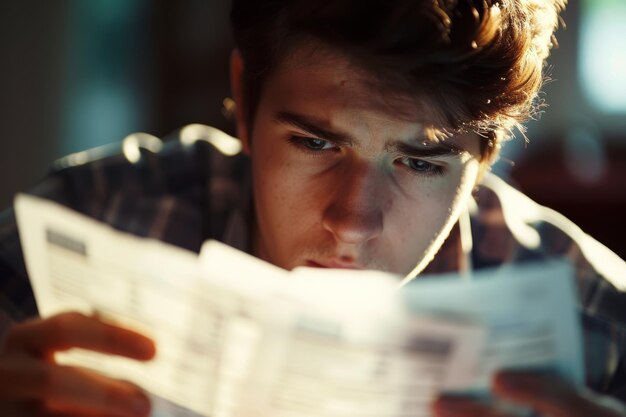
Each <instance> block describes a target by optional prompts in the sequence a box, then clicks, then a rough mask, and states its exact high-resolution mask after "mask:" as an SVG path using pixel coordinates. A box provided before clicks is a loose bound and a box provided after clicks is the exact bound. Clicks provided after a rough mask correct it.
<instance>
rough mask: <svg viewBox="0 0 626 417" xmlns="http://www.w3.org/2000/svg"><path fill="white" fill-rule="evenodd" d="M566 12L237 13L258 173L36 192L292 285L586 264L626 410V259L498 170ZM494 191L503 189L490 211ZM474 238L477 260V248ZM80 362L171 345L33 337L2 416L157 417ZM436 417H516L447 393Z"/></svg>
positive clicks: (346, 6)
mask: <svg viewBox="0 0 626 417" xmlns="http://www.w3.org/2000/svg"><path fill="white" fill-rule="evenodd" d="M562 6H563V4H561V3H560V2H558V1H547V0H525V1H512V0H511V1H507V0H501V1H499V2H495V1H490V0H487V1H483V0H480V1H470V0H466V1H456V2H447V1H426V0H424V1H415V0H393V1H390V0H389V1H363V0H361V1H348V0H335V1H315V2H310V1H304V0H294V1H286V0H272V1H258V0H237V1H235V2H234V5H233V12H232V20H233V27H234V32H235V38H236V42H237V45H238V50H237V51H235V52H234V53H233V55H232V61H231V69H232V71H231V78H232V90H233V94H234V96H235V100H236V102H237V128H238V135H239V137H240V139H241V141H242V144H243V147H244V150H245V153H246V154H247V155H249V164H248V160H247V159H246V158H243V157H235V158H228V157H225V156H223V155H221V154H219V153H218V152H217V151H215V149H213V148H212V147H211V145H207V144H205V143H196V144H195V145H193V146H183V145H181V144H180V143H177V142H171V143H169V144H167V145H166V146H165V147H164V149H163V150H162V151H161V152H159V153H150V152H144V154H143V157H142V159H141V160H140V161H139V162H138V163H135V164H132V163H130V162H128V161H127V160H126V159H125V158H124V156H123V155H112V156H108V157H106V158H102V159H99V160H96V161H92V162H88V163H83V164H71V163H69V162H68V161H69V160H68V161H66V162H68V165H73V166H70V167H68V168H65V169H63V170H60V171H58V172H56V173H55V174H54V175H52V176H51V177H50V178H49V179H48V180H46V181H45V182H44V183H43V184H42V185H41V186H39V187H38V188H37V189H35V190H33V191H32V192H33V193H35V194H39V195H44V196H47V197H49V198H52V199H55V200H57V201H60V202H62V203H63V204H66V205H68V206H70V207H73V208H75V209H76V210H79V211H82V212H84V213H87V214H89V215H91V216H93V217H95V218H98V219H101V220H103V221H107V222H109V223H110V224H112V225H114V226H115V227H117V228H120V229H123V230H126V231H130V232H133V233H136V234H138V235H142V236H149V237H154V238H159V239H162V240H164V241H167V242H170V243H173V244H177V245H179V246H182V247H185V248H188V249H192V250H198V249H199V245H200V243H201V242H202V241H203V240H204V239H206V238H208V237H213V238H218V239H221V240H223V241H226V242H227V243H230V244H233V245H234V246H238V247H240V248H242V249H245V250H248V251H250V252H251V253H253V254H255V255H256V256H258V257H260V258H263V259H265V260H267V261H269V262H272V263H274V264H276V265H278V266H281V267H283V268H287V269H291V268H293V267H296V266H301V265H305V266H312V267H332V268H367V269H380V270H385V271H391V272H394V273H397V274H402V275H411V276H416V275H417V274H419V273H420V272H422V271H425V270H426V271H428V272H441V271H450V270H463V269H468V268H470V267H474V268H479V267H483V266H489V265H497V264H502V263H505V262H517V261H522V260H527V259H539V258H543V257H549V256H567V257H569V258H570V259H572V260H573V261H574V262H575V263H576V265H577V267H578V279H579V288H580V290H581V304H582V307H583V319H584V324H585V326H586V327H585V331H586V336H587V337H586V343H587V344H586V348H587V358H588V364H587V365H588V366H587V368H588V383H589V386H590V387H592V388H594V389H595V390H598V391H602V392H605V393H610V394H613V395H615V396H618V397H619V396H623V395H624V391H623V389H624V387H625V385H624V384H625V383H626V380H625V379H624V374H623V366H624V364H623V362H622V361H623V358H624V350H623V344H622V340H624V338H623V337H624V331H623V327H622V326H623V322H622V323H620V322H619V320H620V318H623V317H624V315H623V312H622V311H623V310H622V309H623V307H620V306H619V302H620V301H621V300H623V296H622V294H621V293H620V292H619V291H617V290H616V288H615V287H613V284H616V285H620V284H621V283H620V281H619V279H620V277H616V276H614V274H613V273H612V272H611V271H607V270H603V269H602V266H601V265H599V264H598V263H597V257H598V256H605V257H609V258H608V259H612V262H613V265H617V268H618V269H619V268H622V269H623V262H622V261H621V260H618V259H614V258H610V257H611V254H610V252H609V251H607V250H606V249H604V248H601V247H599V244H597V242H595V241H592V240H591V239H590V238H588V237H587V236H586V235H584V234H582V233H580V231H578V230H577V229H575V228H572V225H571V224H569V223H567V222H566V221H564V220H563V219H562V218H560V217H558V216H555V215H554V213H552V212H546V211H545V210H543V209H542V208H539V207H538V206H536V205H534V203H532V202H530V201H528V200H527V199H525V198H524V197H523V196H522V195H520V194H519V193H516V192H515V191H513V190H511V189H510V188H508V187H507V186H506V185H504V184H503V183H501V182H499V181H497V180H496V179H494V178H493V177H492V176H490V175H489V174H486V172H487V171H488V168H489V165H490V163H491V162H492V161H493V159H494V157H496V156H497V152H498V149H499V146H500V144H501V142H502V141H503V140H504V139H505V138H506V135H507V132H509V131H510V130H511V129H513V128H515V127H516V126H517V125H518V124H519V123H520V122H522V121H524V120H525V119H526V118H527V117H528V116H529V115H530V114H531V113H532V111H533V102H534V100H535V98H536V96H537V92H538V90H539V87H540V85H541V80H542V67H543V64H544V59H545V58H546V57H547V55H548V50H549V46H550V45H551V36H552V32H553V30H554V28H555V27H556V23H557V11H558V10H559V9H560V8H561V7H562ZM248 168H249V170H248ZM248 180H250V181H249V187H250V190H251V196H250V195H249V194H248V193H247V192H246V190H247V189H248V188H247V187H248V185H246V184H248ZM481 180H484V181H483V182H484V183H485V184H486V185H487V186H488V187H484V188H481V189H479V190H478V191H477V195H478V203H479V206H478V207H472V202H473V201H474V200H472V198H471V196H472V191H473V190H474V189H475V188H476V187H477V186H478V185H479V184H480V183H481ZM515 209H517V210H518V212H517V213H515ZM470 212H472V215H471V217H472V218H471V220H469V219H468V216H469V213H470ZM546 213H549V214H550V215H546ZM6 216H7V217H6V220H5V223H4V224H5V226H4V229H3V233H2V236H3V238H2V241H1V245H0V248H1V249H2V252H0V253H1V254H2V257H1V258H2V263H0V265H1V266H2V268H3V270H2V272H3V279H4V280H5V282H10V283H12V285H15V286H16V288H17V289H16V290H15V291H14V294H12V295H11V296H10V297H9V295H8V294H7V296H5V299H3V305H5V310H7V311H8V313H7V314H6V317H9V316H12V317H13V318H19V317H20V314H21V313H22V316H24V315H28V313H26V314H24V313H23V312H31V313H34V306H33V305H32V297H30V296H29V294H28V293H27V289H28V284H27V277H26V273H25V271H24V267H23V263H22V260H21V253H20V251H19V246H18V243H17V235H16V232H15V228H14V227H15V226H14V222H13V221H12V219H11V216H12V214H11V213H7V214H6ZM548 218H552V221H548ZM468 223H471V227H472V232H471V235H472V237H473V238H474V250H473V251H471V252H469V249H468V246H467V245H466V244H464V243H463V242H464V241H465V240H466V239H467V238H468V235H467V231H465V232H463V230H464V226H463V224H466V225H467V224H468ZM514 226H518V227H517V228H516V227H514ZM519 226H522V227H521V228H520V227H519ZM559 226H562V228H563V229H570V230H569V232H568V230H561V228H559ZM529 230H530V231H529ZM463 233H465V234H463ZM594 251H595V252H594ZM593 253H595V254H596V255H595V256H594V255H593ZM598 254H600V255H598ZM613 270H615V269H613ZM623 278H624V277H621V279H622V280H623ZM20 286H21V287H20ZM19 288H22V289H24V288H25V289H26V290H24V291H26V292H25V293H24V292H22V293H20V291H19ZM9 298H10V299H9ZM603 306H604V307H603ZM29 308H30V311H29ZM620 314H621V316H620ZM611 335H612V337H609V336H611ZM620 338H621V339H620ZM70 347H83V348H87V349H92V350H96V351H100V352H104V353H109V354H117V355H123V356H128V357H131V358H136V359H139V360H146V359H149V358H150V357H152V355H153V354H154V349H155V347H154V346H153V344H152V342H151V341H150V340H148V339H146V338H145V337H143V336H141V335H138V334H135V333H133V332H129V331H127V330H124V329H120V328H117V327H114V326H111V325H109V324H105V323H102V322H100V321H99V320H98V319H97V318H93V317H85V316H81V315H78V314H64V315H60V316H57V317H54V318H50V319H47V320H37V319H35V320H30V321H25V322H22V323H19V324H15V325H13V326H12V327H11V328H10V330H9V331H8V332H7V333H6V341H5V343H4V347H3V350H2V351H1V352H0V376H1V377H2V378H0V402H1V404H2V409H3V410H10V412H11V413H13V415H37V416H39V415H80V416H82V415H85V416H92V415H96V416H100V415H107V416H108V415H115V416H143V415H147V414H148V410H149V404H148V402H147V399H146V397H145V396H144V395H143V394H142V393H141V391H140V390H139V389H138V388H136V387H134V386H131V385H130V384H127V383H125V382H123V381H114V380H110V379H107V378H104V377H101V376H97V375H94V374H92V373H90V372H88V371H86V370H81V369H74V368H68V367H61V366H58V365H56V364H55V363H54V361H53V360H52V353H54V352H55V351H59V350H64V349H68V348H70ZM493 390H494V394H495V395H498V396H501V397H503V398H506V399H509V400H512V401H514V402H519V403H521V404H524V405H527V406H529V407H531V408H533V409H536V410H537V411H539V412H541V413H543V414H545V415H549V416H553V417H576V416H617V415H622V414H620V412H619V411H615V410H614V409H612V408H611V407H609V406H606V405H603V404H602V403H603V399H602V398H600V397H594V396H591V395H590V394H589V393H581V392H577V391H576V390H574V389H573V388H571V387H569V386H568V385H567V384H566V383H565V382H563V381H561V380H559V379H558V378H557V377H555V376H549V375H545V374H543V375H542V374H534V373H510V372H509V373H507V372H502V373H500V374H499V375H498V377H497V378H496V379H495V381H494V388H493ZM433 412H434V414H435V415H437V416H496V415H497V416H501V415H503V414H502V413H501V412H499V411H496V410H493V409H491V408H490V407H489V406H486V405H483V404H479V403H476V402H473V401H472V400H470V399H463V398H445V397H442V398H440V399H439V400H438V401H437V402H436V403H435V404H434V405H433Z"/></svg>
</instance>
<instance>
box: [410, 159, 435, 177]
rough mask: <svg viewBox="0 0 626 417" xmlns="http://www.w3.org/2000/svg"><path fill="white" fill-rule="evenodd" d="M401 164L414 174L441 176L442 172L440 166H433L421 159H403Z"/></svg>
mask: <svg viewBox="0 0 626 417" xmlns="http://www.w3.org/2000/svg"><path fill="white" fill-rule="evenodd" d="M402 163H403V164H404V165H406V166H407V167H409V168H410V169H411V170H412V171H415V172H416V173H423V174H437V175H441V174H443V172H444V169H443V167H442V166H440V165H436V164H433V163H431V162H428V161H425V160H423V159H416V158H403V159H402Z"/></svg>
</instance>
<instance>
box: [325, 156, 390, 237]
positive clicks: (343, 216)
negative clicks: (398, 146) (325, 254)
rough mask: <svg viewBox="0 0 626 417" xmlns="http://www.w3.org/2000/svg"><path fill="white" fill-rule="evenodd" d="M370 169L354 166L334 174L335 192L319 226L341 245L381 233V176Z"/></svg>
mask: <svg viewBox="0 0 626 417" xmlns="http://www.w3.org/2000/svg"><path fill="white" fill-rule="evenodd" d="M371 165H372V164H368V163H365V162H358V163H357V162H354V163H351V164H350V165H349V166H347V167H345V168H344V169H342V170H340V171H339V172H337V173H336V183H335V188H334V190H332V191H331V194H332V198H331V200H330V202H329V204H328V206H327V207H326V209H325V210H324V216H323V220H322V223H323V226H324V228H325V229H326V230H328V231H329V232H331V233H332V234H333V235H334V236H335V238H336V239H338V240H340V241H342V242H344V243H351V244H359V243H364V242H366V241H368V240H371V239H374V238H376V237H377V236H379V235H380V234H381V232H382V230H383V220H384V216H383V213H384V209H383V207H384V206H385V205H386V204H387V202H386V198H385V194H386V193H385V192H384V187H383V184H382V181H383V179H382V178H381V173H380V172H378V169H377V168H376V167H375V166H371Z"/></svg>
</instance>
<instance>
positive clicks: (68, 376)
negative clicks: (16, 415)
mask: <svg viewBox="0 0 626 417" xmlns="http://www.w3.org/2000/svg"><path fill="white" fill-rule="evenodd" d="M10 365H11V364H3V369H2V371H3V376H6V377H7V378H3V380H4V381H2V382H1V383H0V384H1V385H2V390H1V391H2V392H3V394H4V396H5V398H7V399H9V398H10V399H12V400H13V401H14V402H15V403H16V404H17V405H20V404H21V405H28V404H34V405H37V404H45V406H46V407H45V412H43V414H44V415H47V414H50V413H52V412H55V413H69V414H73V415H80V416H83V415H86V416H91V415H107V416H109V415H115V416H118V415H119V416H124V417H135V416H147V415H148V413H149V410H150V401H149V400H148V398H147V396H146V395H145V394H144V393H143V392H142V391H141V390H140V389H139V388H138V387H136V386H134V385H132V384H130V383H128V382H125V381H119V380H114V379H110V378H107V377H104V376H102V375H100V374H96V373H94V372H91V371H88V370H86V369H81V368H74V367H69V366H60V365H57V364H54V363H48V362H42V361H34V360H31V361H24V363H18V364H16V365H15V366H14V367H11V366H10ZM5 371H6V372H5ZM9 380H11V382H12V383H10V384H9V383H5V382H7V381H9ZM3 404H6V403H5V402H3V401H2V399H0V405H2V406H3ZM3 407H4V406H3ZM37 414H40V413H37ZM25 415H30V416H33V415H36V414H34V413H30V414H25Z"/></svg>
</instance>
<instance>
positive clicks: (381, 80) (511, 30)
mask: <svg viewBox="0 0 626 417" xmlns="http://www.w3.org/2000/svg"><path fill="white" fill-rule="evenodd" d="M565 3H566V0H497V1H495V0H233V6H232V10H231V23H232V27H233V33H234V38H235V42H236V44H237V47H238V49H239V51H240V53H241V55H242V58H243V60H244V63H245V66H244V94H245V97H246V108H245V109H244V113H245V114H246V115H247V119H248V120H247V121H248V122H249V123H252V122H253V120H254V114H255V111H256V107H257V105H258V102H259V99H260V95H261V92H262V88H263V82H264V80H265V79H266V78H267V76H268V74H270V73H271V72H272V70H273V69H274V68H275V67H276V65H277V64H278V63H279V62H280V60H281V59H282V58H284V57H285V56H286V54H288V53H289V51H290V50H291V48H293V47H297V45H299V44H300V43H301V42H302V41H303V40H314V41H317V42H322V43H323V44H325V45H329V46H331V47H332V48H333V49H336V50H338V51H340V52H342V53H345V54H347V55H348V56H349V57H350V58H351V59H352V60H353V61H354V62H355V63H356V64H357V67H358V68H361V69H363V70H365V71H366V72H367V73H369V74H371V75H373V76H374V79H376V80H377V84H378V85H379V86H382V88H383V89H385V90H386V91H389V92H392V93H397V94H398V95H401V96H410V97H413V98H415V99H416V100H423V99H424V98H425V99H426V100H427V102H428V103H430V104H431V106H432V105H433V104H434V107H435V109H436V113H437V115H438V126H437V127H436V130H437V131H438V132H442V133H443V134H444V135H446V134H454V133H456V132H458V133H460V132H468V131H474V132H477V133H479V134H480V135H482V136H483V137H485V141H484V146H483V150H484V155H485V156H486V157H492V156H494V155H495V154H497V152H496V150H497V149H498V148H499V144H500V142H501V141H502V140H503V139H506V138H508V137H510V136H511V133H512V132H513V130H514V129H515V128H518V129H520V130H521V129H522V127H521V123H523V122H524V121H526V120H527V119H528V118H531V117H533V115H534V114H535V113H536V111H537V110H538V109H539V108H540V106H541V103H540V102H539V100H538V93H539V90H540V88H541V85H542V82H543V79H544V76H543V68H544V66H545V65H544V61H545V59H546V57H547V56H548V54H549V50H550V48H551V47H552V46H553V45H554V44H555V40H554V37H553V32H554V31H555V29H556V28H557V26H558V23H559V18H558V13H559V12H560V11H561V10H562V9H563V8H564V7H565Z"/></svg>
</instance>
